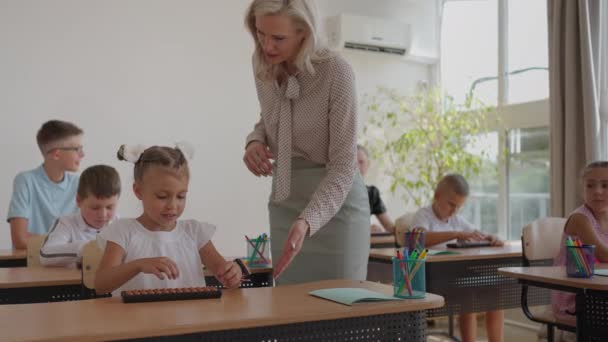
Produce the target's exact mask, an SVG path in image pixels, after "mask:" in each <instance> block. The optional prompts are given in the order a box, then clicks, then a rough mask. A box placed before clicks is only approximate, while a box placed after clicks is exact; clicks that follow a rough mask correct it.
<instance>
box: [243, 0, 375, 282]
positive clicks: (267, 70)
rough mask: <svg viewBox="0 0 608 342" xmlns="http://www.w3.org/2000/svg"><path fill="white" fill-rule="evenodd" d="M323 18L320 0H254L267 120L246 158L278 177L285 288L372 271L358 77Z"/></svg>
mask: <svg viewBox="0 0 608 342" xmlns="http://www.w3.org/2000/svg"><path fill="white" fill-rule="evenodd" d="M319 20H320V17H319V16H318V14H317V11H316V7H315V3H314V1H310V0H254V1H253V2H252V3H251V5H250V7H249V9H248V11H247V14H246V18H245V23H246V26H247V28H248V30H249V31H250V33H251V35H252V36H253V40H254V42H255V52H254V53H253V73H254V77H255V85H256V90H257V94H258V100H259V102H260V109H261V118H260V120H259V122H258V123H257V124H256V125H255V128H254V130H253V132H251V134H249V136H247V141H246V151H245V156H244V157H243V160H244V162H245V164H246V165H247V168H248V169H249V171H251V173H253V174H254V175H256V176H271V175H272V176H273V179H272V192H271V194H270V200H269V203H268V209H269V218H270V236H271V239H272V260H273V263H274V277H275V279H276V280H277V284H279V285H282V284H292V283H302V282H309V281H315V280H322V279H356V280H364V279H365V278H366V274H367V260H368V257H369V246H370V245H369V244H370V241H369V239H370V234H369V225H370V220H369V217H370V214H369V204H368V198H367V190H366V188H365V185H364V183H363V180H362V178H361V175H360V174H359V171H358V169H357V165H356V154H357V152H356V151H357V148H356V146H357V145H356V141H357V139H356V134H357V100H356V92H355V77H354V73H353V70H352V68H351V66H350V65H349V64H348V63H347V62H346V61H345V60H344V59H343V58H342V57H341V56H340V55H338V54H337V53H335V52H332V51H330V50H329V49H328V48H327V47H326V46H325V45H324V44H323V43H322V42H321V37H320V33H319ZM271 160H273V162H271Z"/></svg>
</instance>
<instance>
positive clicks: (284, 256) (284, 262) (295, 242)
mask: <svg viewBox="0 0 608 342" xmlns="http://www.w3.org/2000/svg"><path fill="white" fill-rule="evenodd" d="M309 228H310V226H309V225H308V222H306V220H304V219H297V220H296V222H294V223H293V225H292V226H291V229H290V230H289V235H287V240H285V243H284V244H283V252H282V253H281V256H280V257H279V260H278V261H277V265H276V266H275V268H274V274H273V277H274V279H277V278H278V277H279V276H280V275H281V273H283V271H284V270H285V269H286V268H287V266H289V264H290V263H291V261H292V260H293V258H295V256H296V255H298V253H300V250H301V249H302V245H303V244H304V238H305V237H306V233H307V232H308V229H309Z"/></svg>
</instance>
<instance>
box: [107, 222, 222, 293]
mask: <svg viewBox="0 0 608 342" xmlns="http://www.w3.org/2000/svg"><path fill="white" fill-rule="evenodd" d="M214 233H215V226H214V225H211V224H209V223H204V222H199V221H196V220H182V221H177V224H176V225H175V228H174V229H173V230H172V231H169V232H166V231H151V230H148V229H147V228H145V227H144V226H142V225H141V223H139V222H138V221H137V220H136V219H133V218H131V219H120V220H117V221H116V222H114V223H113V224H112V225H110V226H108V227H107V228H105V229H104V230H103V231H102V232H101V234H100V237H101V239H102V240H105V241H112V242H114V243H116V244H117V245H119V246H120V247H122V249H124V251H125V256H124V260H123V262H124V263H128V262H131V261H133V260H137V259H143V258H154V257H167V258H169V259H171V260H173V261H174V262H175V263H176V264H177V267H178V269H179V277H178V278H177V279H168V278H167V277H165V279H163V280H161V279H159V278H158V277H157V276H156V275H154V274H146V273H139V274H138V275H136V276H135V277H133V278H132V279H131V280H129V281H128V282H126V283H125V284H123V285H122V286H121V287H119V288H118V289H116V290H115V291H114V292H112V294H113V295H115V296H116V295H120V292H121V291H126V290H139V289H160V288H176V287H198V286H205V274H204V273H203V264H202V262H201V258H200V254H199V249H201V248H202V247H203V246H205V245H206V244H207V242H209V241H210V240H211V237H212V236H213V234H214Z"/></svg>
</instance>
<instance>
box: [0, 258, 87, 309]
mask: <svg viewBox="0 0 608 342" xmlns="http://www.w3.org/2000/svg"><path fill="white" fill-rule="evenodd" d="M83 298H91V297H90V291H86V289H85V288H84V287H83V286H82V274H81V272H80V270H76V269H66V268H61V267H52V268H51V267H10V268H0V304H19V303H42V302H54V301H65V300H76V299H83Z"/></svg>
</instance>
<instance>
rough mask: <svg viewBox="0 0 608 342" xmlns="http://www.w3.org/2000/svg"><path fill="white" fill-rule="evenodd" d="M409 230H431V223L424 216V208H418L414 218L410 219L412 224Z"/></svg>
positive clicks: (426, 216)
mask: <svg viewBox="0 0 608 342" xmlns="http://www.w3.org/2000/svg"><path fill="white" fill-rule="evenodd" d="M409 228H410V229H413V228H424V229H426V230H428V231H430V230H431V221H430V220H429V217H428V215H426V213H425V209H424V208H420V209H418V211H416V214H414V218H413V219H412V224H411V225H410V227H409Z"/></svg>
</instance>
